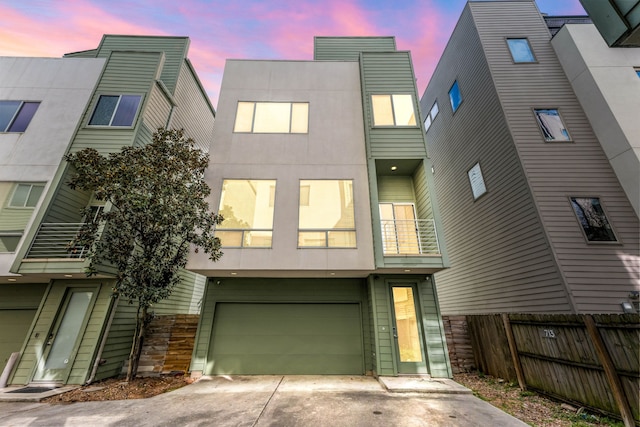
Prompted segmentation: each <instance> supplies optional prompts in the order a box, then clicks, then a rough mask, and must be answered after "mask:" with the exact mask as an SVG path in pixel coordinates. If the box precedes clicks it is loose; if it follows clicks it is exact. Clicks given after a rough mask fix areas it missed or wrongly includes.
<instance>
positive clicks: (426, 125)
mask: <svg viewBox="0 0 640 427" xmlns="http://www.w3.org/2000/svg"><path fill="white" fill-rule="evenodd" d="M439 111H440V109H439V108H438V101H436V102H434V103H433V106H432V107H431V110H429V114H427V118H426V119H424V130H425V131H427V130H429V128H430V127H431V123H433V121H434V120H435V119H436V116H437V115H438V112H439Z"/></svg>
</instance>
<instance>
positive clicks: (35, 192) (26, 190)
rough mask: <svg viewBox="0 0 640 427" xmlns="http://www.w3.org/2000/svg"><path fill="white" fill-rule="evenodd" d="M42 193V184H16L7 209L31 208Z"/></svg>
mask: <svg viewBox="0 0 640 427" xmlns="http://www.w3.org/2000/svg"><path fill="white" fill-rule="evenodd" d="M43 191H44V184H18V185H17V186H16V189H15V190H14V191H13V195H12V196H11V200H10V201H9V207H12V208H33V207H35V206H36V205H37V204H38V200H40V196H41V195H42V192H43Z"/></svg>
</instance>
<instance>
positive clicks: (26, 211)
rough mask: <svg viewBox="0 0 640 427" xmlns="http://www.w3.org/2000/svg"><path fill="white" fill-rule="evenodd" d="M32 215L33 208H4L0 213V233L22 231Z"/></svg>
mask: <svg viewBox="0 0 640 427" xmlns="http://www.w3.org/2000/svg"><path fill="white" fill-rule="evenodd" d="M32 214H33V208H21V209H14V208H4V209H3V210H2V211H1V212H0V231H23V230H24V229H25V227H26V226H27V223H28V222H29V219H30V218H31V215H32Z"/></svg>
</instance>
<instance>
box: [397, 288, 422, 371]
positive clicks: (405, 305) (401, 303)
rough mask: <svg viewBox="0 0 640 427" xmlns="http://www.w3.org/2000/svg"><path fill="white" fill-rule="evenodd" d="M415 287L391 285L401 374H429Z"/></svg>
mask: <svg viewBox="0 0 640 427" xmlns="http://www.w3.org/2000/svg"><path fill="white" fill-rule="evenodd" d="M415 295H416V292H415V287H414V286H411V285H402V286H399V285H394V286H392V287H391V300H392V304H393V322H394V323H393V337H394V341H395V350H396V359H397V361H398V373H399V374H427V373H428V371H427V363H426V358H425V356H424V348H423V344H422V343H423V339H422V327H421V324H420V323H421V322H420V316H419V315H418V313H419V311H418V308H417V307H416V303H415Z"/></svg>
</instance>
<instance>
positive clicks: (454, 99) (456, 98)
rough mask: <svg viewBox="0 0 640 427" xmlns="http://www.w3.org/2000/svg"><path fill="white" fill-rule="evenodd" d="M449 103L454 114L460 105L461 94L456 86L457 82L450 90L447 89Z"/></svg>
mask: <svg viewBox="0 0 640 427" xmlns="http://www.w3.org/2000/svg"><path fill="white" fill-rule="evenodd" d="M449 101H451V109H452V110H453V112H454V113H455V111H456V110H457V109H458V107H459V106H460V104H461V103H462V94H461V93H460V87H459V86H458V81H457V80H456V81H455V82H453V85H452V86H451V89H449Z"/></svg>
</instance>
